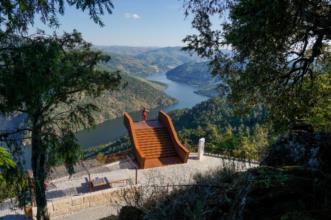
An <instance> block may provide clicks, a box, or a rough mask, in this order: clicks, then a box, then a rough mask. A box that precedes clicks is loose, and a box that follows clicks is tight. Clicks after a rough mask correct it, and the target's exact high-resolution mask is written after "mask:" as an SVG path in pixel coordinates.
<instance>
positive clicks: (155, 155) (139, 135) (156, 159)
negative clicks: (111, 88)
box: [124, 112, 189, 168]
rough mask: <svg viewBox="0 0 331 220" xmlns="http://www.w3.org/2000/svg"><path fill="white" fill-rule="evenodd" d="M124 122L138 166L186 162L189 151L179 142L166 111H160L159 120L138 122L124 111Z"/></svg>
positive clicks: (148, 166) (157, 165) (145, 166)
mask: <svg viewBox="0 0 331 220" xmlns="http://www.w3.org/2000/svg"><path fill="white" fill-rule="evenodd" d="M124 123H125V124H126V126H127V128H128V130H129V133H130V137H131V142H132V143H133V145H134V148H135V152H136V157H137V160H138V163H139V167H140V168H152V167H159V166H165V165H170V164H176V163H183V162H184V163H186V161H187V158H188V154H189V152H188V150H187V149H186V148H185V147H184V146H183V145H182V144H181V143H180V142H179V140H178V138H177V134H176V132H175V130H174V128H173V125H172V122H171V119H170V117H169V116H168V115H166V113H164V112H160V115H159V120H150V121H140V122H133V120H132V118H131V117H130V116H129V115H128V114H127V113H125V114H124Z"/></svg>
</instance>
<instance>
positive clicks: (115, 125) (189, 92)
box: [76, 74, 208, 148]
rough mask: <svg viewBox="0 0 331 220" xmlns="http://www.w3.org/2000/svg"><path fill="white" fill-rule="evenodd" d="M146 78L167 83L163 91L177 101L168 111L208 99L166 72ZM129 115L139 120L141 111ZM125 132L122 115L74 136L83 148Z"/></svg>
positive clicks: (154, 114)
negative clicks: (167, 75)
mask: <svg viewBox="0 0 331 220" xmlns="http://www.w3.org/2000/svg"><path fill="white" fill-rule="evenodd" d="M147 79H148V80H153V81H158V82H162V83H165V84H167V86H168V87H167V88H166V89H165V93H166V94H167V95H169V96H171V97H173V98H175V99H177V101H178V102H177V103H176V104H174V105H171V106H168V107H166V108H165V109H164V110H165V111H167V112H169V111H172V110H176V109H181V108H191V107H193V106H194V105H196V104H198V103H200V102H202V101H205V100H207V99H208V97H206V96H202V95H198V94H195V93H194V91H195V88H193V87H191V86H189V85H185V84H182V83H177V82H174V81H172V80H169V79H167V77H166V74H155V75H152V76H150V77H148V78H147ZM159 111H160V108H157V109H152V110H150V112H149V113H148V117H149V118H157V115H158V112H159ZM130 115H131V116H132V117H133V119H134V120H135V121H139V120H141V112H140V111H137V112H131V113H130ZM126 134H127V130H126V128H125V127H124V124H123V117H119V118H115V119H112V120H108V121H105V122H104V123H101V124H98V125H97V126H96V127H95V128H92V129H87V130H83V131H80V132H78V133H77V135H76V137H77V139H78V142H79V144H80V145H81V146H82V147H83V148H88V147H91V146H96V145H101V144H106V143H109V142H111V141H114V140H117V139H119V138H120V137H122V136H124V135H126Z"/></svg>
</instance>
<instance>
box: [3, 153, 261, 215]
mask: <svg viewBox="0 0 331 220" xmlns="http://www.w3.org/2000/svg"><path fill="white" fill-rule="evenodd" d="M229 166H231V167H234V168H235V169H236V170H246V169H247V168H250V167H255V166H257V164H256V163H248V162H242V161H235V160H228V159H223V158H220V157H214V156H204V158H203V159H202V160H198V158H197V155H196V154H190V158H189V160H188V162H187V163H186V164H176V165H169V166H164V167H157V168H151V169H144V170H138V172H137V173H138V178H137V180H138V184H139V185H143V186H147V185H155V184H157V185H172V184H191V183H194V179H193V177H194V176H195V175H196V174H198V173H208V172H211V171H213V170H215V169H219V168H224V167H229ZM89 172H90V175H91V178H92V179H93V178H96V177H98V178H104V177H106V178H107V179H108V181H109V182H111V181H116V180H119V179H130V182H131V183H132V184H134V183H135V180H136V169H135V166H134V164H132V163H130V161H129V160H121V161H118V162H115V163H111V164H107V165H104V166H101V167H97V168H93V169H90V170H89ZM88 191H89V190H88V174H87V172H79V173H76V174H75V175H73V176H72V177H71V178H69V177H68V176H66V177H62V178H58V179H54V180H52V181H50V183H49V188H48V190H47V198H48V200H50V201H52V200H56V199H58V198H63V197H68V196H74V195H82V194H85V193H87V192H88ZM88 210H89V211H88ZM7 212H8V211H7ZM20 213H21V212H20ZM84 213H88V214H84ZM113 213H114V210H112V208H111V207H107V208H101V207H99V208H97V207H96V208H93V209H92V208H90V209H86V210H84V211H81V212H78V213H76V214H74V215H72V216H68V217H65V218H61V219H67V220H70V219H80V220H85V219H86V220H93V219H100V218H102V217H104V216H107V215H110V214H113ZM3 214H4V213H2V212H1V210H0V219H1V216H7V217H9V216H11V215H12V214H10V213H5V214H6V215H3ZM115 214H116V213H115ZM17 216H18V215H17ZM75 216H76V217H75ZM91 216H93V218H92V217H91ZM5 219H16V218H5ZM17 219H19V218H17Z"/></svg>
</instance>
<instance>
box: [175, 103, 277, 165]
mask: <svg viewBox="0 0 331 220" xmlns="http://www.w3.org/2000/svg"><path fill="white" fill-rule="evenodd" d="M237 110H238V106H233V105H231V104H229V103H227V101H226V100H225V99H222V98H219V97H218V98H213V99H210V100H208V101H205V102H202V103H200V104H198V105H196V106H194V107H193V108H192V109H184V110H176V111H174V112H172V113H171V115H172V118H173V121H174V123H175V127H176V128H177V130H178V132H179V136H180V138H181V139H182V141H183V142H184V143H185V145H186V146H188V147H190V148H191V149H192V150H196V146H197V143H198V140H199V138H202V137H205V138H206V151H208V152H212V153H219V154H225V155H229V156H235V157H240V158H246V159H259V158H260V156H261V153H262V152H263V151H264V149H265V147H266V146H267V145H268V144H269V142H270V141H272V136H271V135H270V134H269V128H268V127H266V125H263V124H264V121H265V117H266V113H265V112H264V110H263V109H262V108H260V107H256V108H255V109H253V110H251V111H250V112H248V113H245V114H239V113H238V112H237Z"/></svg>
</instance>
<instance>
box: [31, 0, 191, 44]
mask: <svg viewBox="0 0 331 220" xmlns="http://www.w3.org/2000/svg"><path fill="white" fill-rule="evenodd" d="M113 3H114V6H115V8H114V10H113V14H110V15H108V14H107V15H104V16H103V17H102V21H103V22H104V23H105V26H104V27H100V26H99V25H97V24H95V23H94V22H93V21H92V20H91V19H90V18H89V15H88V13H87V12H82V11H78V10H76V9H75V8H73V7H66V8H65V15H64V16H61V17H60V19H59V21H60V23H61V26H60V28H59V29H57V30H56V31H57V32H58V33H62V32H63V31H67V32H70V31H72V30H73V29H77V30H78V31H79V32H81V33H82V34H83V37H84V39H85V40H87V41H89V42H92V43H93V44H95V45H128V46H160V47H164V46H182V45H183V43H182V39H183V38H184V37H185V36H186V35H187V34H190V33H193V32H194V31H193V30H192V28H191V20H190V19H188V18H187V19H185V16H184V10H183V1H181V0H113ZM36 28H41V29H43V30H46V31H47V32H51V30H50V29H49V28H47V27H45V26H44V25H43V24H42V23H41V22H40V21H39V20H38V21H37V22H36V23H35V25H34V27H33V28H32V30H35V29H36ZM52 31H53V30H52Z"/></svg>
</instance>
